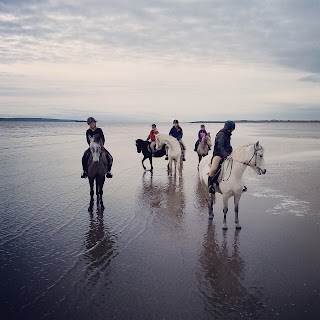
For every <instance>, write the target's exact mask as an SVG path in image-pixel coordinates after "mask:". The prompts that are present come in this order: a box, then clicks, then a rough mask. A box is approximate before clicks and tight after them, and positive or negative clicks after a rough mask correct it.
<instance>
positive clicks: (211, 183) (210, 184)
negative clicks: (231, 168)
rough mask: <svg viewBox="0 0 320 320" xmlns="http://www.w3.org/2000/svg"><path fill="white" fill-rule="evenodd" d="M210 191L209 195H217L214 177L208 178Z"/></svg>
mask: <svg viewBox="0 0 320 320" xmlns="http://www.w3.org/2000/svg"><path fill="white" fill-rule="evenodd" d="M208 191H209V193H215V192H216V190H215V183H214V181H213V177H210V176H208Z"/></svg>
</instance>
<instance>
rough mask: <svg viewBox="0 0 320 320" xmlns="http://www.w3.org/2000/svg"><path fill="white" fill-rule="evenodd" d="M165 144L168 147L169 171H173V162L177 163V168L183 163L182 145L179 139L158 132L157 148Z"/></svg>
mask: <svg viewBox="0 0 320 320" xmlns="http://www.w3.org/2000/svg"><path fill="white" fill-rule="evenodd" d="M163 145H166V146H167V147H168V159H169V163H168V171H170V172H171V171H172V166H173V162H174V164H175V170H179V168H180V165H181V164H182V158H181V146H180V143H179V141H178V140H177V139H176V138H174V137H172V136H169V135H168V134H157V135H156V150H159V149H161V148H162V147H163Z"/></svg>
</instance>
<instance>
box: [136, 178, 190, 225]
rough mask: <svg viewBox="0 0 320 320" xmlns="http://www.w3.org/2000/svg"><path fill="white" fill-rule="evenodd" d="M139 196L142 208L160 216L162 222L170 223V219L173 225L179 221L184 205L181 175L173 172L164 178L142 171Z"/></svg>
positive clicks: (184, 198)
mask: <svg viewBox="0 0 320 320" xmlns="http://www.w3.org/2000/svg"><path fill="white" fill-rule="evenodd" d="M139 197H140V200H141V202H142V203H143V204H144V208H149V209H150V210H151V211H153V212H155V213H156V216H157V217H161V219H162V223H163V224H167V222H169V223H172V222H173V221H172V219H174V220H175V224H174V225H175V226H178V225H179V224H180V223H181V219H182V218H183V215H184V210H185V206H186V197H185V193H184V184H183V176H179V175H178V174H173V175H168V176H166V177H165V178H164V177H162V176H161V177H154V175H152V174H151V176H150V175H149V174H148V175H146V174H145V173H144V174H143V176H142V188H141V192H140V195H139ZM180 227H181V225H180Z"/></svg>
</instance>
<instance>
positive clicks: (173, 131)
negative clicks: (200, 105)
mask: <svg viewBox="0 0 320 320" xmlns="http://www.w3.org/2000/svg"><path fill="white" fill-rule="evenodd" d="M169 135H170V136H173V137H175V138H176V139H177V140H180V139H182V136H183V131H182V128H181V127H180V126H178V129H176V127H175V126H173V127H172V128H171V130H170V132H169Z"/></svg>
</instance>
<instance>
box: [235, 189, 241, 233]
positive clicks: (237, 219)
mask: <svg viewBox="0 0 320 320" xmlns="http://www.w3.org/2000/svg"><path fill="white" fill-rule="evenodd" d="M240 198H241V192H240V193H239V194H236V195H235V196H234V222H235V223H236V229H241V226H240V224H239V215H238V214H239V201H240Z"/></svg>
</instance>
